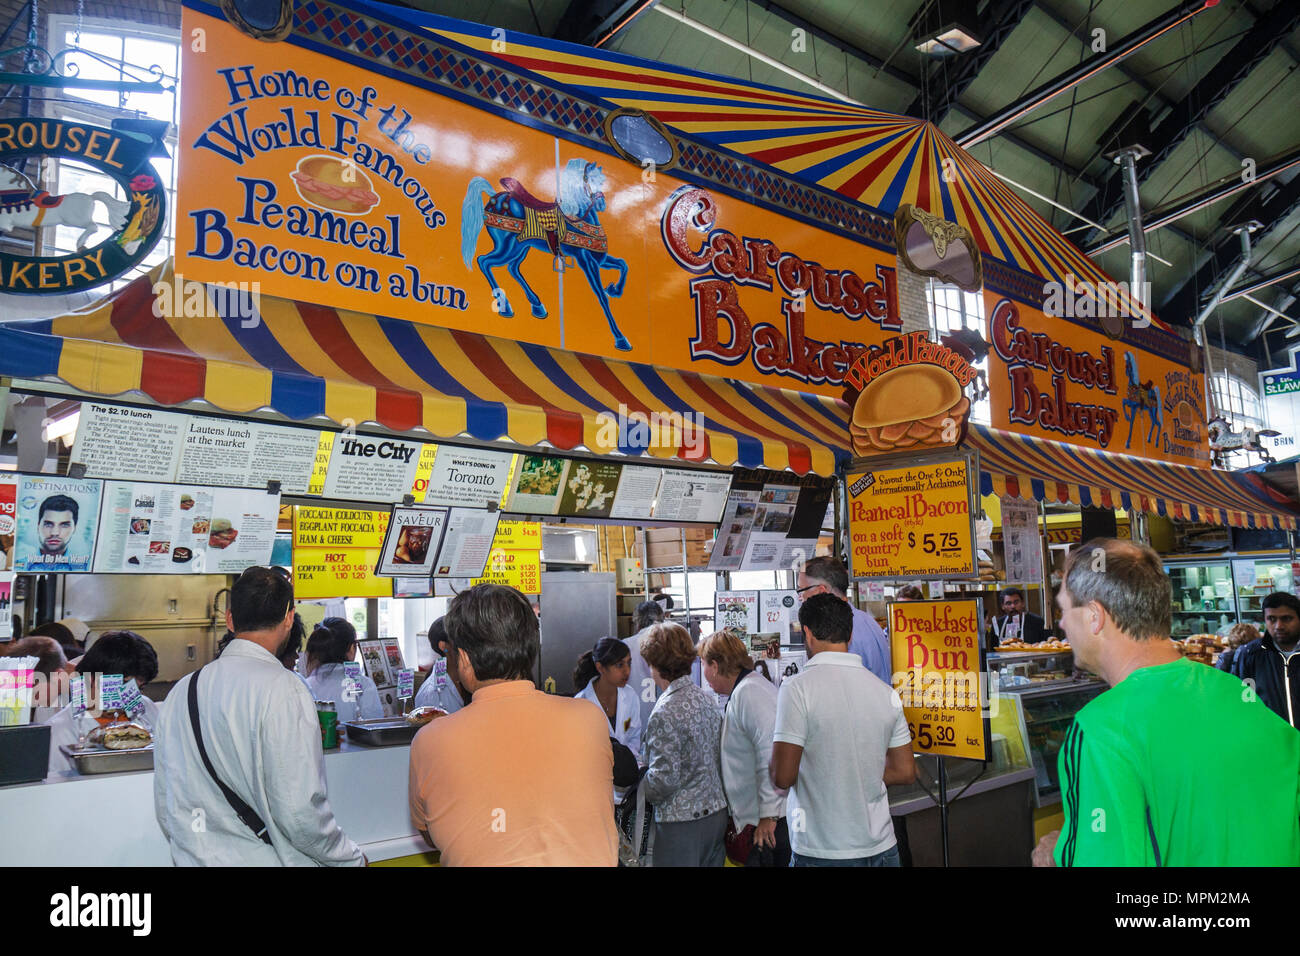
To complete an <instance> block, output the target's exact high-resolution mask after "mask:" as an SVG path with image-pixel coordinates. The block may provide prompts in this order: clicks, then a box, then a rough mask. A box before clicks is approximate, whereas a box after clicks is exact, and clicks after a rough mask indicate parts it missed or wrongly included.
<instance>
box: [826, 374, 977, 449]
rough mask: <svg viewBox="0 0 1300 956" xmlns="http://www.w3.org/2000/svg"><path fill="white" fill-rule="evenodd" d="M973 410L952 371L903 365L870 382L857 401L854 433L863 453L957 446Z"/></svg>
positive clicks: (851, 427) (852, 431)
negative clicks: (963, 427) (968, 416)
mask: <svg viewBox="0 0 1300 956" xmlns="http://www.w3.org/2000/svg"><path fill="white" fill-rule="evenodd" d="M969 413H970V399H968V398H967V397H966V396H965V395H963V394H962V387H961V385H960V384H959V383H958V381H957V379H955V378H954V377H953V375H952V373H951V372H948V371H946V370H945V369H943V368H941V367H939V366H937V365H927V364H918V365H903V366H900V367H898V368H894V369H891V370H889V371H888V372H885V373H884V374H883V375H880V376H878V377H877V378H875V379H873V380H872V381H871V382H870V383H868V384H867V387H866V388H865V389H863V391H862V393H861V394H860V395H859V396H858V400H857V402H856V403H855V404H854V406H853V420H852V422H850V424H849V435H850V437H851V438H852V440H853V449H854V451H855V452H857V453H858V454H863V455H867V454H879V453H881V452H885V451H894V450H895V449H897V450H905V449H908V448H920V447H931V446H936V445H952V444H955V443H956V440H957V436H959V435H960V434H961V431H962V426H963V425H964V424H965V422H966V417H967V415H968V414H969Z"/></svg>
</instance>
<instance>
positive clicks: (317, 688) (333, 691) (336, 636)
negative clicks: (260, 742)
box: [307, 617, 384, 724]
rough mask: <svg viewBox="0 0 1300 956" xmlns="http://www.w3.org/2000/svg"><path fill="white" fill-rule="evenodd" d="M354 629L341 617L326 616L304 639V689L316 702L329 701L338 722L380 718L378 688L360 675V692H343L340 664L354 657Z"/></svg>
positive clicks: (382, 712) (355, 646)
mask: <svg viewBox="0 0 1300 956" xmlns="http://www.w3.org/2000/svg"><path fill="white" fill-rule="evenodd" d="M357 643H358V642H357V629H356V628H355V627H353V626H352V625H351V624H350V623H349V622H348V621H347V620H345V619H344V618H341V617H327V618H325V620H323V621H321V622H320V623H319V624H317V625H316V627H315V628H314V629H313V630H312V632H311V637H309V638H307V686H308V688H310V689H311V692H312V695H313V696H314V697H315V698H316V699H317V700H332V701H334V704H335V709H336V710H337V711H338V715H339V723H340V724H342V723H344V722H346V721H349V720H358V719H359V720H370V719H373V718H375V717H382V716H384V708H383V705H382V704H380V702H379V688H377V687H376V686H375V682H374V681H373V680H371V679H370V678H369V677H367V676H366V675H365V674H362V675H361V676H360V677H358V678H357V680H358V682H359V683H360V685H361V690H360V693H357V694H345V693H344V692H343V662H344V661H351V660H355V659H356V656H357Z"/></svg>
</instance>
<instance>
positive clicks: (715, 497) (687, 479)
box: [654, 468, 731, 524]
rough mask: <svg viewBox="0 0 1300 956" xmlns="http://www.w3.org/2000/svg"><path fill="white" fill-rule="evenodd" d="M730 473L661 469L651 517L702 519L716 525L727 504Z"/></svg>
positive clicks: (681, 519) (658, 518) (677, 519)
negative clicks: (661, 472) (653, 511)
mask: <svg viewBox="0 0 1300 956" xmlns="http://www.w3.org/2000/svg"><path fill="white" fill-rule="evenodd" d="M729 487H731V475H730V473H728V472H725V471H681V470H679V469H675V468H665V469H663V475H662V476H661V477H660V479H659V494H658V495H657V496H656V497H655V513H654V517H655V519H656V520H659V521H702V522H706V523H708V524H716V523H717V522H718V520H719V519H720V518H721V517H722V509H723V507H724V506H725V505H726V503H727V489H728V488H729Z"/></svg>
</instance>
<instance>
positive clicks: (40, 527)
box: [13, 475, 104, 574]
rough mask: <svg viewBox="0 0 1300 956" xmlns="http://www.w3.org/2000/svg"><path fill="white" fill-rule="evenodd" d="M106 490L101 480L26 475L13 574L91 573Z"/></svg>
mask: <svg viewBox="0 0 1300 956" xmlns="http://www.w3.org/2000/svg"><path fill="white" fill-rule="evenodd" d="M103 485H104V483H103V482H102V481H98V480H95V479H82V478H55V477H47V476H44V475H20V476H19V478H18V488H17V512H18V514H17V523H16V527H15V532H14V534H15V538H14V544H13V555H14V560H13V570H15V571H19V572H26V573H28V574H32V573H37V572H57V573H63V572H76V571H89V570H90V569H91V566H92V564H93V563H94V557H95V533H96V531H97V530H98V527H99V501H100V496H101V495H102V493H103Z"/></svg>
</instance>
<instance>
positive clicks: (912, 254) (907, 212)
mask: <svg viewBox="0 0 1300 956" xmlns="http://www.w3.org/2000/svg"><path fill="white" fill-rule="evenodd" d="M894 242H895V244H896V245H897V246H898V258H899V259H900V260H902V263H903V265H904V266H905V267H906V268H908V269H910V270H911V271H912V272H915V273H916V274H917V275H923V276H933V277H934V278H936V279H942V280H943V281H944V282H951V283H952V284H953V285H955V286H957V287H958V288H960V289H965V290H966V291H967V292H978V291H980V289H981V288H983V286H984V266H983V262H982V260H981V259H980V250H979V246H977V245H976V244H975V240H974V239H972V238H971V234H970V232H969V231H968V230H967V229H966V227H965V226H960V225H958V224H957V223H955V222H949V221H948V220H946V219H944V218H942V217H940V216H935V215H933V214H931V213H928V212H926V211H925V210H924V209H917V208H916V207H915V206H913V205H912V204H911V203H904V204H903V205H901V206H899V207H898V211H897V212H895V213H894Z"/></svg>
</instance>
